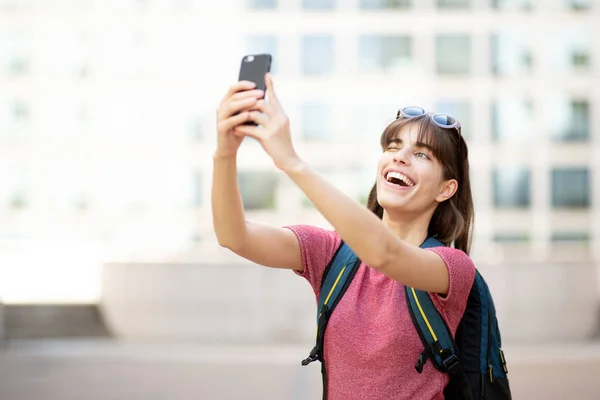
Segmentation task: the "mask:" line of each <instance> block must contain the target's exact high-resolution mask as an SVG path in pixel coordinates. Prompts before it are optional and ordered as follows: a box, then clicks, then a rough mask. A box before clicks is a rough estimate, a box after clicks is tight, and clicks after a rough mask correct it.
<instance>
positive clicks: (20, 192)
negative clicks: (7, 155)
mask: <svg viewBox="0 0 600 400" xmlns="http://www.w3.org/2000/svg"><path fill="white" fill-rule="evenodd" d="M28 181H29V179H28V174H27V173H26V170H25V169H24V168H22V167H19V166H15V165H14V164H13V163H10V162H7V161H6V160H4V161H3V160H0V202H2V206H5V207H7V208H10V209H13V210H19V209H23V208H27V207H28V206H29V205H30V197H29V190H28V185H27V182H28Z"/></svg>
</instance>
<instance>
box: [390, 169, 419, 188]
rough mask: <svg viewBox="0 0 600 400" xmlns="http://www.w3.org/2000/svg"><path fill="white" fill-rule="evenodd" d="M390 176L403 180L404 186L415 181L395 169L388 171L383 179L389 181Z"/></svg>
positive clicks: (412, 184)
mask: <svg viewBox="0 0 600 400" xmlns="http://www.w3.org/2000/svg"><path fill="white" fill-rule="evenodd" d="M392 178H396V179H400V180H401V181H402V182H404V183H405V184H406V186H415V183H414V182H413V181H412V180H410V178H409V177H407V176H406V175H404V174H401V173H400V172H396V171H389V172H388V173H387V174H386V176H385V179H386V180H387V181H388V182H391V179H392Z"/></svg>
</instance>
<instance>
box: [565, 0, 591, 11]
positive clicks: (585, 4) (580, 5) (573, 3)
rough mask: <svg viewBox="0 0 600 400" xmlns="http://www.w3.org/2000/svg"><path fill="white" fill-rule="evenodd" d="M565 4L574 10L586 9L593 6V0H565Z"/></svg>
mask: <svg viewBox="0 0 600 400" xmlns="http://www.w3.org/2000/svg"><path fill="white" fill-rule="evenodd" d="M564 1H565V5H566V6H567V7H568V8H569V9H571V10H573V11H585V10H589V9H590V8H592V0H564Z"/></svg>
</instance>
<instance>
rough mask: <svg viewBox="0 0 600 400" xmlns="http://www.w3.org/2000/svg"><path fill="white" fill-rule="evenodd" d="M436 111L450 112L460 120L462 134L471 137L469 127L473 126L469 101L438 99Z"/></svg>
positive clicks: (449, 113)
mask: <svg viewBox="0 0 600 400" xmlns="http://www.w3.org/2000/svg"><path fill="white" fill-rule="evenodd" d="M434 111H435V112H439V113H443V114H448V115H451V116H453V117H454V118H456V119H458V120H459V121H460V125H461V135H462V136H463V137H464V138H465V139H467V138H469V137H470V136H469V132H470V131H469V128H470V126H471V104H470V103H469V102H468V101H452V100H444V101H438V102H437V104H436V106H435V110H434Z"/></svg>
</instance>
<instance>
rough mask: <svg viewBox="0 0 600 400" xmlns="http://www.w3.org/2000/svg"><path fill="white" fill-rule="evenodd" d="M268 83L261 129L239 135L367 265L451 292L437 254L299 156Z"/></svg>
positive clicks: (258, 116)
mask: <svg viewBox="0 0 600 400" xmlns="http://www.w3.org/2000/svg"><path fill="white" fill-rule="evenodd" d="M266 82H267V96H268V97H269V98H270V101H269V102H265V101H264V100H259V101H258V103H257V106H256V107H257V108H258V109H259V110H260V111H252V112H250V119H251V120H252V121H254V122H256V123H257V124H258V125H261V127H253V126H247V125H239V126H237V127H236V128H235V129H234V134H235V135H237V136H239V137H244V136H251V137H253V138H255V139H257V140H258V141H259V142H260V143H261V145H262V146H263V148H264V149H265V151H266V152H267V153H268V154H269V156H270V157H271V158H272V159H273V161H274V162H275V165H276V166H277V167H278V168H279V169H281V170H282V171H284V172H285V173H286V174H287V175H288V176H289V177H290V178H291V179H292V180H293V181H294V182H295V183H296V185H297V186H298V187H299V188H300V189H301V190H302V191H303V192H304V193H305V194H306V196H307V197H308V198H309V199H310V200H311V201H312V203H313V204H314V205H315V206H316V208H317V209H318V210H319V211H320V212H321V214H322V215H323V216H324V217H325V218H326V219H327V220H328V221H329V222H330V223H331V225H333V227H334V228H335V230H336V231H337V232H338V233H339V235H340V236H341V238H342V239H343V240H344V241H345V242H346V243H347V244H348V245H349V246H350V247H351V248H352V249H353V250H354V252H355V253H356V254H357V255H358V257H360V258H361V259H362V261H364V262H365V263H366V264H367V265H369V266H370V267H372V268H374V269H377V270H379V271H381V272H382V273H383V274H385V275H387V276H389V277H391V278H392V279H394V280H397V281H399V282H401V283H403V284H405V285H409V286H412V287H415V288H417V289H422V290H426V291H429V292H436V293H440V294H446V293H448V288H449V279H450V278H449V272H448V267H447V266H446V264H445V262H444V260H443V259H442V258H441V257H440V256H439V255H438V254H436V253H434V252H432V251H429V250H423V249H421V248H419V247H417V246H414V245H412V244H410V243H408V242H406V241H404V240H401V239H400V238H398V237H396V236H395V235H394V233H393V232H392V231H391V230H390V229H389V228H388V227H387V226H385V225H384V224H383V223H382V221H381V220H380V219H379V218H377V216H376V215H375V214H373V213H372V212H371V211H369V210H368V209H367V208H366V207H364V206H362V205H361V204H359V203H358V202H356V201H354V200H353V199H351V198H350V197H348V196H347V195H346V194H344V193H343V192H341V191H340V190H338V189H337V188H336V187H335V186H333V185H332V184H331V183H329V182H327V181H326V180H325V179H323V177H321V176H320V175H319V174H318V173H316V172H315V171H314V170H312V169H311V168H310V167H309V166H308V165H307V164H306V163H305V162H304V161H303V160H301V159H300V158H299V156H298V155H297V154H296V152H295V150H294V147H293V145H292V141H291V134H290V128H289V120H288V118H287V116H286V115H285V112H284V111H283V108H282V107H281V104H280V103H279V101H278V100H277V97H276V96H275V92H274V90H273V83H272V80H271V78H270V76H269V77H267V79H266Z"/></svg>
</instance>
